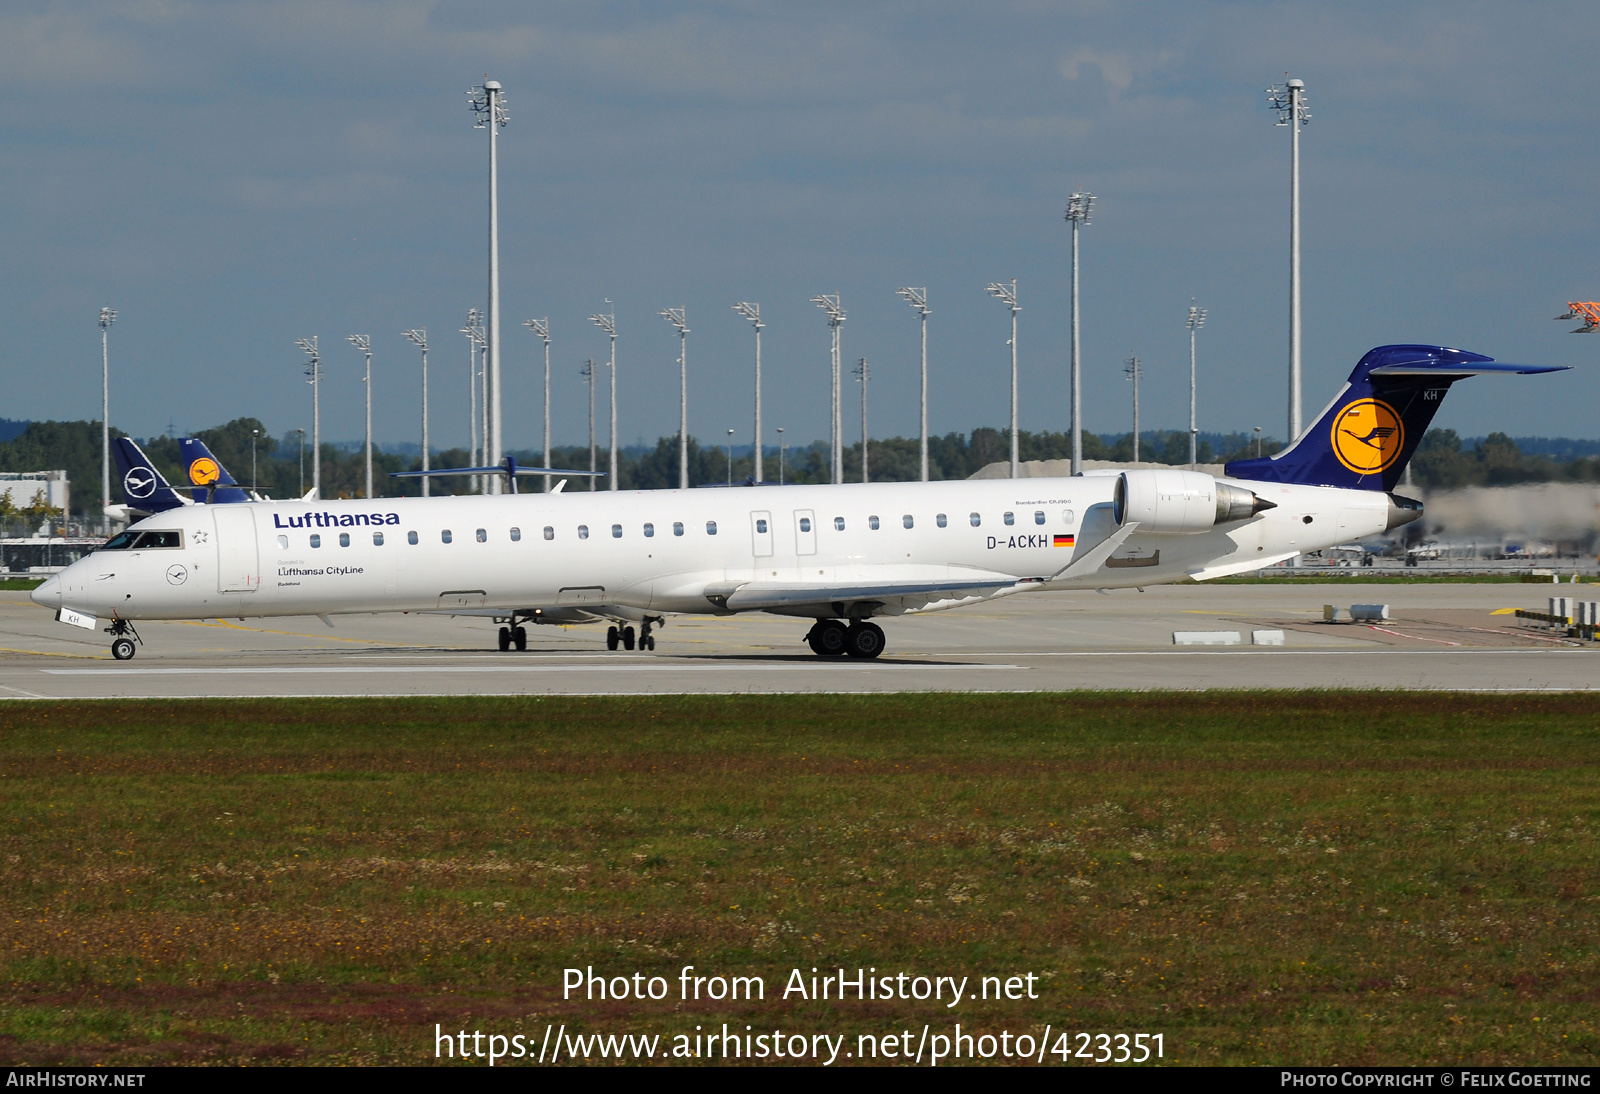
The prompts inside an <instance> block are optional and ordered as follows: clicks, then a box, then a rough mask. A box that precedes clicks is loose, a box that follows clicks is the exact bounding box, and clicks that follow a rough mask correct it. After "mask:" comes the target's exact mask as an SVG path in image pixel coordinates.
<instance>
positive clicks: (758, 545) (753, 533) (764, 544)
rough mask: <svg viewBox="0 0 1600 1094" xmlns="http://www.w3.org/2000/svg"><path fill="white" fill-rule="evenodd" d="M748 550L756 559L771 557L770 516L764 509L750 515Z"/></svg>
mask: <svg viewBox="0 0 1600 1094" xmlns="http://www.w3.org/2000/svg"><path fill="white" fill-rule="evenodd" d="M750 550H751V551H752V553H754V554H755V556H756V557H757V558H771V557H772V514H771V513H769V512H767V511H766V510H764V509H763V510H761V511H759V512H755V513H751V514H750Z"/></svg>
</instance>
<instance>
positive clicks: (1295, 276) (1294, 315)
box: [1267, 73, 1311, 444]
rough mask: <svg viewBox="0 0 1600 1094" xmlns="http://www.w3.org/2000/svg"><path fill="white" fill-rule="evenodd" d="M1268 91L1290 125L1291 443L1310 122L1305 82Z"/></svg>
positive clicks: (1296, 410)
mask: <svg viewBox="0 0 1600 1094" xmlns="http://www.w3.org/2000/svg"><path fill="white" fill-rule="evenodd" d="M1288 75H1289V74H1288V73H1284V77H1285V79H1284V82H1283V83H1281V84H1273V85H1272V86H1271V87H1269V88H1267V103H1268V105H1270V106H1271V107H1272V109H1274V110H1276V111H1277V112H1278V124H1279V125H1280V126H1287V127H1288V128H1289V131H1290V142H1289V149H1290V151H1289V443H1290V444H1294V442H1295V441H1296V440H1297V439H1298V438H1299V436H1300V127H1301V126H1303V125H1305V124H1307V123H1308V122H1310V121H1311V111H1310V110H1308V109H1307V108H1306V83H1305V81H1304V80H1291V79H1288Z"/></svg>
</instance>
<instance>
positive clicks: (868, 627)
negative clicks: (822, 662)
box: [806, 619, 884, 660]
mask: <svg viewBox="0 0 1600 1094" xmlns="http://www.w3.org/2000/svg"><path fill="white" fill-rule="evenodd" d="M806 644H807V645H809V646H810V647H811V652H812V653H814V654H816V655H817V656H818V657H844V656H846V655H848V656H850V657H860V658H863V659H867V660H870V659H872V658H874V657H876V656H878V655H879V654H880V653H882V652H883V648H884V635H883V628H882V627H880V626H878V625H877V624H876V623H869V622H867V621H866V620H865V619H858V620H856V621H855V622H854V623H851V624H850V625H849V626H848V627H846V626H845V625H844V624H843V623H841V622H839V621H838V620H837V619H819V620H817V622H816V625H815V626H813V627H812V628H811V630H810V632H809V633H807V634H806Z"/></svg>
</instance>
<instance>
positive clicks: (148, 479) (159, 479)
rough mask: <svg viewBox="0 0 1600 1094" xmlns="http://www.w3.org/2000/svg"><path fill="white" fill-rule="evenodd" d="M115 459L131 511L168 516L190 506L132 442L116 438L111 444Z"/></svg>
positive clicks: (123, 491)
mask: <svg viewBox="0 0 1600 1094" xmlns="http://www.w3.org/2000/svg"><path fill="white" fill-rule="evenodd" d="M111 455H112V458H113V459H115V460H116V461H117V475H118V476H119V477H120V478H121V480H122V493H123V495H124V496H125V497H126V498H127V500H128V508H129V509H130V510H133V511H136V512H140V513H165V512H166V511H167V510H168V509H177V508H179V507H181V506H183V505H186V504H187V502H185V501H184V499H183V497H182V496H181V495H179V493H178V492H177V491H176V490H174V489H173V488H172V486H171V484H170V483H168V482H167V480H166V478H165V477H164V476H163V475H162V474H161V472H159V471H157V470H156V468H155V464H153V463H151V462H150V457H148V456H146V455H145V454H144V450H143V449H142V448H140V447H139V446H138V445H136V444H134V443H133V441H132V440H131V439H129V438H127V437H117V438H115V439H114V440H113V441H112V442H111Z"/></svg>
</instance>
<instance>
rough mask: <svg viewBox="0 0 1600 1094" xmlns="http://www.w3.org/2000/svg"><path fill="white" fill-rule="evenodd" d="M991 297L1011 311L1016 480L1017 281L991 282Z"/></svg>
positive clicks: (1014, 466)
mask: <svg viewBox="0 0 1600 1094" xmlns="http://www.w3.org/2000/svg"><path fill="white" fill-rule="evenodd" d="M989 295H990V296H992V297H994V298H995V299H997V300H999V301H1000V302H1001V303H1002V304H1005V305H1007V306H1008V307H1009V308H1010V309H1011V340H1010V341H1009V342H1007V343H1006V345H1008V346H1010V347H1011V477H1012V478H1016V477H1017V473H1018V461H1017V455H1018V453H1019V451H1020V449H1019V448H1018V446H1017V313H1018V312H1019V311H1021V310H1022V309H1021V308H1019V307H1018V306H1017V279H1016V278H1014V277H1013V278H1012V279H1011V284H1010V285H1007V284H1005V283H1004V282H1000V281H991V282H990V283H989Z"/></svg>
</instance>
